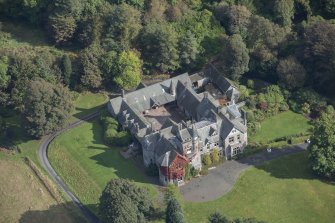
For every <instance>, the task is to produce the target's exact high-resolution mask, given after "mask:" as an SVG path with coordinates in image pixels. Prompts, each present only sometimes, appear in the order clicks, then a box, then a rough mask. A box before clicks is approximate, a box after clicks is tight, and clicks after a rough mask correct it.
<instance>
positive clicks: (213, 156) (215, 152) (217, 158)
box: [210, 148, 220, 164]
mask: <svg viewBox="0 0 335 223" xmlns="http://www.w3.org/2000/svg"><path fill="white" fill-rule="evenodd" d="M210 157H211V161H212V163H214V164H217V163H218V162H220V153H219V150H218V149H217V148H215V149H214V150H213V152H211V155H210Z"/></svg>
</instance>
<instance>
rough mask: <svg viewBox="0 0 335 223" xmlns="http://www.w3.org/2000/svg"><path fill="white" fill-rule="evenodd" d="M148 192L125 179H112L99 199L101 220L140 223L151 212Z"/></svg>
mask: <svg viewBox="0 0 335 223" xmlns="http://www.w3.org/2000/svg"><path fill="white" fill-rule="evenodd" d="M152 208H153V207H152V203H151V201H150V199H149V195H148V192H147V191H146V190H145V189H143V188H141V187H138V186H136V185H135V184H134V183H133V182H130V181H128V180H125V179H112V180H111V181H110V182H108V184H107V185H106V187H105V189H104V191H103V192H102V195H101V197H100V204H99V213H100V216H101V220H102V221H103V222H106V223H107V222H108V223H123V222H129V223H140V222H145V218H147V217H149V216H150V213H151V212H152Z"/></svg>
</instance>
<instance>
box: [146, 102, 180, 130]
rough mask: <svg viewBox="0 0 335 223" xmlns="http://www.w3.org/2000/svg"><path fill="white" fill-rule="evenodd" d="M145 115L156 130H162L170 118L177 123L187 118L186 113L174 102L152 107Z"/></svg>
mask: <svg viewBox="0 0 335 223" xmlns="http://www.w3.org/2000/svg"><path fill="white" fill-rule="evenodd" d="M144 117H145V118H146V119H147V120H148V122H149V123H151V124H152V125H153V128H154V130H160V129H161V128H162V126H163V125H164V123H165V122H166V121H167V119H168V118H170V119H171V120H173V121H175V122H176V123H180V122H181V121H183V120H184V121H185V120H186V116H185V115H184V113H183V112H182V111H181V110H180V109H179V108H178V106H177V105H176V104H174V103H172V104H167V105H163V106H160V107H157V108H153V109H150V110H148V111H147V112H146V113H145V114H144Z"/></svg>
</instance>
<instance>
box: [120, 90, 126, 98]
mask: <svg viewBox="0 0 335 223" xmlns="http://www.w3.org/2000/svg"><path fill="white" fill-rule="evenodd" d="M121 95H122V98H123V99H125V93H124V90H123V89H122V90H121Z"/></svg>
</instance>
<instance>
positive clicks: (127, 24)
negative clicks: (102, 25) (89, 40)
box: [105, 4, 142, 50]
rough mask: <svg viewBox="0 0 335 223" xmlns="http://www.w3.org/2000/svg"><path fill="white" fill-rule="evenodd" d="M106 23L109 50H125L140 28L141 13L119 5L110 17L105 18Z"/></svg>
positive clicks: (124, 5)
mask: <svg viewBox="0 0 335 223" xmlns="http://www.w3.org/2000/svg"><path fill="white" fill-rule="evenodd" d="M129 15H131V16H129ZM106 23H107V25H106V38H107V42H109V44H110V46H109V47H110V48H111V49H117V48H119V47H121V49H122V50H127V49H130V47H131V44H132V43H133V42H134V40H135V39H136V37H137V35H138V34H139V31H140V30H141V28H142V25H141V13H140V12H139V11H138V10H137V9H135V8H133V7H132V6H130V5H127V4H121V5H118V6H116V7H115V8H114V9H113V10H112V12H111V14H110V16H109V17H107V18H106ZM105 41H106V40H105ZM119 45H121V46H119Z"/></svg>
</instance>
